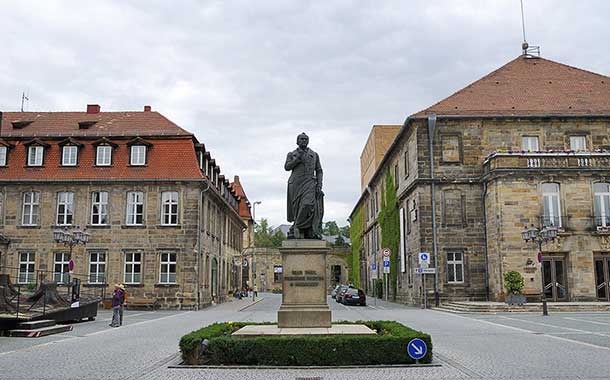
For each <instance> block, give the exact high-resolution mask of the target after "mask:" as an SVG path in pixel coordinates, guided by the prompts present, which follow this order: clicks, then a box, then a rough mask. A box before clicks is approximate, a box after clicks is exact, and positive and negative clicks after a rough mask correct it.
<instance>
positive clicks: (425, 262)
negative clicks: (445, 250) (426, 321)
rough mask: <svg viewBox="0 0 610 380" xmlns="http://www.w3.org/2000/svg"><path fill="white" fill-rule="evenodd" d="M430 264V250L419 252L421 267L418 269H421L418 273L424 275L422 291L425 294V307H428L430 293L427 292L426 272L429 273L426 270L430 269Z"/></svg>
mask: <svg viewBox="0 0 610 380" xmlns="http://www.w3.org/2000/svg"><path fill="white" fill-rule="evenodd" d="M429 265H430V254H429V253H428V252H420V253H419V268H417V269H420V271H419V272H418V273H420V274H421V275H422V293H423V296H424V302H423V306H424V309H427V308H428V295H427V294H426V273H429V272H427V271H426V270H427V269H428V266H429ZM422 269H423V270H422ZM433 269H434V268H433Z"/></svg>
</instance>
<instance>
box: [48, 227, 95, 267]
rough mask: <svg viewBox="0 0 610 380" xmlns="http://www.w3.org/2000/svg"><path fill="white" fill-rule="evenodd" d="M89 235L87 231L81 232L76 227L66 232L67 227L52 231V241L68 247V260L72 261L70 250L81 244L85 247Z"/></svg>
mask: <svg viewBox="0 0 610 380" xmlns="http://www.w3.org/2000/svg"><path fill="white" fill-rule="evenodd" d="M90 237H91V234H89V233H88V232H87V229H86V228H85V229H84V230H81V229H80V228H79V227H78V226H76V228H74V229H73V230H72V231H70V230H68V228H67V227H64V229H60V228H58V229H56V230H55V231H53V240H55V242H56V243H62V244H63V245H65V246H67V247H70V260H72V249H73V248H74V246H75V245H78V244H82V245H86V244H87V243H88V242H89V238H90Z"/></svg>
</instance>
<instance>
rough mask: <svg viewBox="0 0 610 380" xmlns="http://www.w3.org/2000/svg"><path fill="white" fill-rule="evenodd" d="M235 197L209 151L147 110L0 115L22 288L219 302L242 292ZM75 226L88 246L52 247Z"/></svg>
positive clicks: (0, 226) (5, 233)
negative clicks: (79, 287)
mask: <svg viewBox="0 0 610 380" xmlns="http://www.w3.org/2000/svg"><path fill="white" fill-rule="evenodd" d="M238 189H239V193H238V192H237V191H236V188H235V187H234V186H233V185H232V184H230V183H229V181H227V180H226V179H225V177H224V175H223V174H222V173H221V171H220V167H219V165H218V163H216V161H215V160H214V159H213V158H212V156H211V153H210V151H209V150H207V149H206V147H205V145H204V144H202V143H200V142H199V141H198V140H197V139H196V137H195V136H194V135H193V134H192V133H190V132H188V131H186V130H184V129H183V128H181V127H179V126H178V125H176V124H175V123H173V122H172V121H170V120H169V119H167V118H166V117H165V116H163V115H161V114H160V113H158V112H155V111H152V110H151V107H150V106H146V107H144V111H141V112H131V111H129V112H102V111H101V109H100V106H99V105H88V106H87V111H86V112H2V113H0V236H1V237H2V238H1V239H0V266H1V268H2V272H3V273H8V274H10V275H11V279H12V280H13V281H15V282H17V283H23V284H27V283H32V282H39V281H56V282H58V283H60V284H64V285H65V284H68V283H71V281H72V279H73V278H79V279H80V280H81V281H82V284H83V287H84V288H85V289H88V290H95V291H96V292H97V291H98V290H99V291H103V290H100V289H98V288H102V289H105V290H106V292H107V294H109V292H111V291H112V286H111V285H112V284H115V283H124V284H125V286H126V288H127V291H128V293H129V294H130V296H131V297H134V298H133V299H137V298H139V297H145V298H151V299H152V298H154V299H156V300H157V301H158V302H159V303H160V304H161V305H162V306H164V307H168V308H198V307H201V306H203V305H205V304H209V303H211V302H220V301H222V300H223V299H224V298H225V297H226V296H227V294H228V293H229V291H230V290H231V289H233V288H235V287H238V286H239V284H240V282H239V280H237V279H236V278H235V276H231V274H232V273H235V272H236V271H237V270H236V268H239V267H240V261H239V260H238V261H237V262H236V257H237V258H239V257H240V256H241V253H242V248H243V239H242V231H243V230H244V229H246V228H247V227H248V224H247V221H246V220H245V219H244V218H243V216H242V214H243V212H244V210H242V208H243V204H242V203H243V199H242V197H245V194H244V192H243V187H242V186H241V184H239V187H238ZM242 194H243V195H242ZM77 229H78V230H83V229H86V231H87V233H88V234H89V236H90V237H89V241H88V243H87V244H86V245H85V246H82V245H78V246H75V247H74V249H73V250H69V249H68V248H67V247H66V246H65V245H64V244H62V243H57V242H55V241H54V233H57V232H58V231H72V230H77ZM70 262H72V263H73V265H74V270H73V272H74V273H73V274H70V273H69V272H70V271H69V269H68V267H69V263H70Z"/></svg>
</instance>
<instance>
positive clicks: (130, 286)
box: [123, 284, 144, 288]
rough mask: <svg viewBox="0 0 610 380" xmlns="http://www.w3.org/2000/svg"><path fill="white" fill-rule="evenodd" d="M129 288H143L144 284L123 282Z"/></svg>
mask: <svg viewBox="0 0 610 380" xmlns="http://www.w3.org/2000/svg"><path fill="white" fill-rule="evenodd" d="M123 285H125V287H127V288H143V287H144V284H123Z"/></svg>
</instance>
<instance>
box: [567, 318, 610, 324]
mask: <svg viewBox="0 0 610 380" xmlns="http://www.w3.org/2000/svg"><path fill="white" fill-rule="evenodd" d="M563 319H569V320H571V321H578V322H587V323H593V324H596V325H603V326H610V323H607V322H598V321H591V320H589V319H581V318H570V317H564V318H563Z"/></svg>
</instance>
